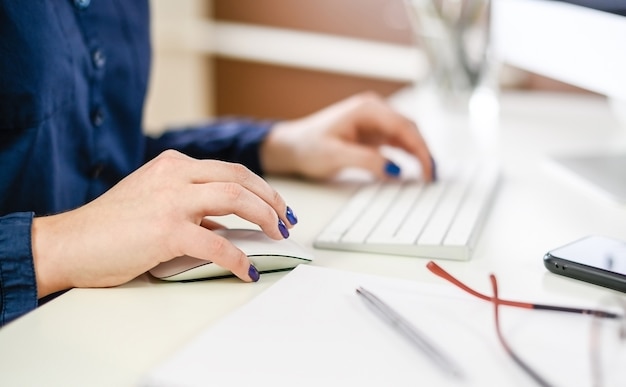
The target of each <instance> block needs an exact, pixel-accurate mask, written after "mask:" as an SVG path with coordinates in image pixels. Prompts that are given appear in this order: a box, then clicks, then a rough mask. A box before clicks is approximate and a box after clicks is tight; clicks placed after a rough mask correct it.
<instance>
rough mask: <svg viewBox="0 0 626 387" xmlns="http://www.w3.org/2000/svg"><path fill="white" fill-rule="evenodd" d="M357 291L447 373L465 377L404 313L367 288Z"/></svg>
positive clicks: (359, 288) (381, 315)
mask: <svg viewBox="0 0 626 387" xmlns="http://www.w3.org/2000/svg"><path fill="white" fill-rule="evenodd" d="M356 292H357V294H358V295H360V296H362V297H363V299H364V300H365V301H367V304H368V305H369V306H371V307H372V309H373V310H374V311H375V312H376V314H378V315H379V316H380V317H382V318H383V319H384V320H386V321H387V322H389V323H390V324H391V325H392V326H393V327H394V328H395V329H396V330H397V331H398V332H400V333H402V334H403V335H404V336H405V337H406V338H408V339H409V340H411V342H412V343H413V344H415V345H416V346H417V347H418V348H419V349H420V350H421V351H422V352H424V354H425V355H426V356H427V357H428V358H429V359H430V360H431V361H432V362H433V363H435V365H436V366H437V367H439V368H440V369H441V370H442V371H443V372H444V373H445V374H447V375H449V376H453V377H455V378H459V379H462V378H463V372H462V371H461V368H460V367H459V366H458V365H457V364H456V363H454V362H453V361H452V359H450V358H449V357H448V356H447V355H446V354H444V353H443V352H442V351H441V349H439V348H437V347H436V346H435V345H433V344H432V343H431V342H430V341H429V340H428V339H427V338H426V336H425V335H424V334H423V333H422V332H420V331H419V330H418V329H417V328H416V327H415V326H414V325H413V324H411V322H409V321H408V320H407V319H405V318H404V317H402V315H400V314H399V313H398V312H396V311H395V310H393V309H392V308H391V307H390V306H389V305H387V304H386V303H385V302H384V301H382V300H381V299H380V298H378V297H377V296H375V295H374V294H373V293H372V292H370V291H368V290H365V289H364V288H363V287H358V288H357V289H356Z"/></svg>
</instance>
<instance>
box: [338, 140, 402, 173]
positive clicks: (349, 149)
mask: <svg viewBox="0 0 626 387" xmlns="http://www.w3.org/2000/svg"><path fill="white" fill-rule="evenodd" d="M341 154H342V155H343V156H344V157H341V158H339V159H338V161H339V163H340V164H341V165H340V168H347V167H356V168H362V169H365V170H367V171H369V172H371V173H372V174H373V175H374V176H375V177H377V178H379V179H384V178H389V177H398V176H399V172H400V171H399V169H398V170H397V173H393V172H390V171H389V163H390V162H389V160H387V159H386V158H385V157H384V156H383V155H382V154H381V153H380V152H379V150H378V148H377V147H376V148H373V147H370V146H363V145H358V144H346V146H345V147H344V148H343V149H342V150H341Z"/></svg>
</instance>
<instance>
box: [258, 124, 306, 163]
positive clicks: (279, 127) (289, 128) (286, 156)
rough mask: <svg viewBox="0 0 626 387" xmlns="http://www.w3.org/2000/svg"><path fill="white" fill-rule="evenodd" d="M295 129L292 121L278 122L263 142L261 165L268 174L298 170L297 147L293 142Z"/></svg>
mask: <svg viewBox="0 0 626 387" xmlns="http://www.w3.org/2000/svg"><path fill="white" fill-rule="evenodd" d="M294 129H295V127H294V125H293V124H292V123H291V122H290V121H284V122H278V123H276V124H275V125H274V126H273V127H272V129H271V130H270V131H269V133H268V134H267V136H266V137H265V139H264V140H263V142H262V143H261V149H260V157H261V165H262V167H263V171H264V172H265V173H266V174H273V175H293V174H296V173H297V172H298V166H297V158H296V157H295V149H294V148H295V147H294V146H293V145H294V144H292V143H291V137H292V132H293V130H294Z"/></svg>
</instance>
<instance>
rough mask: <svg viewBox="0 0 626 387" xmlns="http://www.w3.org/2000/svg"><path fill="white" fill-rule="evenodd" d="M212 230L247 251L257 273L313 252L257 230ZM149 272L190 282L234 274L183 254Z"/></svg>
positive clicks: (299, 260) (307, 259)
mask: <svg viewBox="0 0 626 387" xmlns="http://www.w3.org/2000/svg"><path fill="white" fill-rule="evenodd" d="M215 232H216V233H217V234H220V235H222V236H223V237H225V238H226V239H228V240H229V241H230V242H231V243H233V244H234V245H235V246H236V247H237V248H239V249H240V250H241V251H243V252H244V253H246V255H247V256H248V257H249V259H250V261H251V262H252V264H253V265H254V266H255V267H256V268H257V270H258V271H259V273H268V272H273V271H282V270H289V269H293V268H294V267H296V266H297V265H299V264H301V263H308V262H311V261H312V260H313V254H312V252H311V251H309V250H308V249H306V248H305V247H304V246H302V245H300V244H299V243H297V242H296V241H294V240H291V239H283V240H274V239H271V238H270V237H268V236H267V235H265V233H263V232H262V231H260V230H248V229H232V228H229V229H227V228H225V229H218V230H215ZM149 273H150V274H151V275H153V276H154V277H156V278H159V279H162V280H166V281H191V280H198V279H207V278H218V277H227V276H232V275H233V274H232V273H231V272H230V270H226V269H224V268H222V267H220V266H219V265H217V264H215V263H213V262H211V261H206V260H203V259H198V258H194V257H190V256H186V255H185V256H181V257H176V258H174V259H172V260H171V261H167V262H163V263H161V264H159V265H157V266H156V267H154V268H153V269H152V270H150V271H149Z"/></svg>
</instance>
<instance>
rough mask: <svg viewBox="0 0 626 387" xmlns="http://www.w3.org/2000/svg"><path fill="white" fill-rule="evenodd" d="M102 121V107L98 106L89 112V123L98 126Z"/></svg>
mask: <svg viewBox="0 0 626 387" xmlns="http://www.w3.org/2000/svg"><path fill="white" fill-rule="evenodd" d="M103 122H104V112H103V111H102V109H100V108H98V109H96V110H94V111H93V113H91V123H92V124H93V125H94V126H96V127H98V126H102V123H103Z"/></svg>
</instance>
